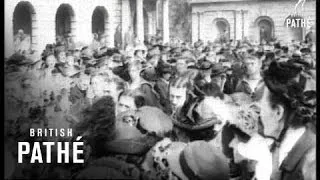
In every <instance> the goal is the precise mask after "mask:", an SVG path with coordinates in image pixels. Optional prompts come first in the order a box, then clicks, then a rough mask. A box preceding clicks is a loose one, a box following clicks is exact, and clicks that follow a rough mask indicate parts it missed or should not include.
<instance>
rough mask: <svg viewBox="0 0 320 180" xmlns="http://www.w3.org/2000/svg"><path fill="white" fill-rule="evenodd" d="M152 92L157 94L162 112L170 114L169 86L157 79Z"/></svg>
mask: <svg viewBox="0 0 320 180" xmlns="http://www.w3.org/2000/svg"><path fill="white" fill-rule="evenodd" d="M154 90H155V91H156V92H157V93H158V94H159V100H160V104H161V105H162V106H163V107H164V111H165V112H167V113H170V111H171V110H170V100H169V84H167V83H165V82H164V80H163V79H159V80H158V81H157V82H156V84H155V86H154Z"/></svg>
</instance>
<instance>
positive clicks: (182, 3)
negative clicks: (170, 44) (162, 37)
mask: <svg viewBox="0 0 320 180" xmlns="http://www.w3.org/2000/svg"><path fill="white" fill-rule="evenodd" d="M190 1H191V0H170V1H169V3H170V4H169V21H170V36H171V37H177V38H179V39H181V40H184V41H191V32H192V31H191V6H190V4H189V2H190Z"/></svg>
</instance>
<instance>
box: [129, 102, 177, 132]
mask: <svg viewBox="0 0 320 180" xmlns="http://www.w3.org/2000/svg"><path fill="white" fill-rule="evenodd" d="M135 116H136V117H138V118H139V123H140V125H141V127H142V128H144V129H146V130H147V131H149V132H155V133H156V134H157V135H158V136H161V137H163V136H164V135H165V134H166V133H168V132H170V131H172V127H173V123H172V119H171V118H170V116H168V115H167V114H165V113H164V112H163V111H162V110H161V109H159V108H156V107H152V106H143V107H141V108H139V109H138V110H137V111H136V112H135Z"/></svg>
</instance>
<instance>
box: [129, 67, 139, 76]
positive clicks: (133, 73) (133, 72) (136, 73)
mask: <svg viewBox="0 0 320 180" xmlns="http://www.w3.org/2000/svg"><path fill="white" fill-rule="evenodd" d="M140 71H141V66H140V65H132V66H130V67H129V75H130V77H131V79H135V78H137V77H139V76H140Z"/></svg>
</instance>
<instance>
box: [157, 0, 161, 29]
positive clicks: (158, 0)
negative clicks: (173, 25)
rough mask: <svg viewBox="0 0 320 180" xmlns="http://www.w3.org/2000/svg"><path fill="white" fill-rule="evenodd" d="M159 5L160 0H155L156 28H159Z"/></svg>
mask: <svg viewBox="0 0 320 180" xmlns="http://www.w3.org/2000/svg"><path fill="white" fill-rule="evenodd" d="M159 5H160V0H157V2H156V30H157V29H158V28H159Z"/></svg>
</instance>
